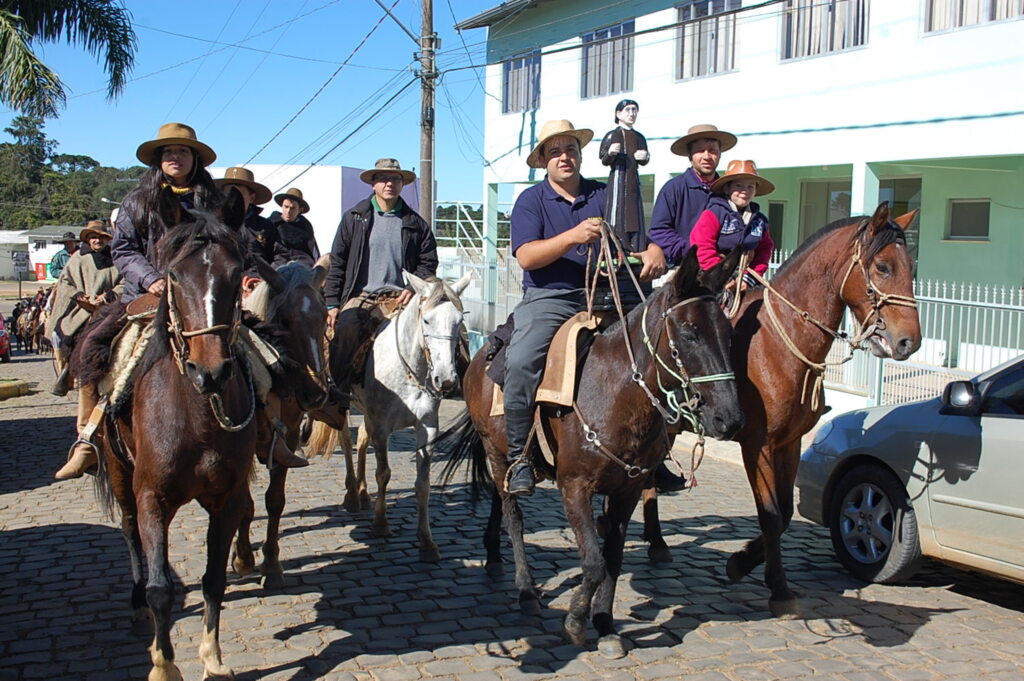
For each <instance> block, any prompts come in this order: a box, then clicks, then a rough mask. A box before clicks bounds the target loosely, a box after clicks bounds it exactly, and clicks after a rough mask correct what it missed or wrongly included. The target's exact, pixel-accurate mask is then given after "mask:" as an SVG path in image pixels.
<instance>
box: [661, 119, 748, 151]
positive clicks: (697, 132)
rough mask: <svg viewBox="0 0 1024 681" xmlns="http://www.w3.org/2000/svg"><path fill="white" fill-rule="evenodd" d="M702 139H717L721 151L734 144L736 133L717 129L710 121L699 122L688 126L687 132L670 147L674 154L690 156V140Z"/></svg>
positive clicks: (730, 147)
mask: <svg viewBox="0 0 1024 681" xmlns="http://www.w3.org/2000/svg"><path fill="white" fill-rule="evenodd" d="M702 139H713V140H718V144H719V147H720V148H721V150H722V151H726V150H728V149H732V148H733V147H735V146H736V135H734V134H732V133H731V132H726V131H724V130H719V129H718V128H716V127H715V126H713V125H711V124H710V123H701V124H700V125H695V126H693V127H692V128H690V130H689V132H687V133H686V134H685V135H683V136H682V137H680V138H679V139H677V140H676V141H675V142H673V143H672V146H671V147H670V149H671V150H672V153H673V154H675V155H676V156H686V157H687V158H689V156H690V142H695V141H697V140H702Z"/></svg>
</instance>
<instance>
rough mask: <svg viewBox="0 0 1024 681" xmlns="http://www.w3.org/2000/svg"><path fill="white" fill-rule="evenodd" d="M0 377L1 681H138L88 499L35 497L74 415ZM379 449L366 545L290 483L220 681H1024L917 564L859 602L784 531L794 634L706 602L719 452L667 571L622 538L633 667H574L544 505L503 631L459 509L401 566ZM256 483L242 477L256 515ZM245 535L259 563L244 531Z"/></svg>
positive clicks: (181, 642)
mask: <svg viewBox="0 0 1024 681" xmlns="http://www.w3.org/2000/svg"><path fill="white" fill-rule="evenodd" d="M0 372H2V374H3V375H5V376H15V377H19V378H24V379H26V380H29V381H30V382H33V383H34V384H35V385H36V386H37V390H36V391H35V392H33V393H32V394H30V395H27V396H24V397H18V398H12V399H8V400H5V401H0V459H2V460H3V462H4V464H5V465H4V467H3V469H2V470H0V681H13V680H19V681H20V680H21V679H26V680H27V679H36V678H48V679H52V678H60V679H65V680H69V681H70V680H75V679H85V680H92V679H96V680H103V681H107V680H111V679H117V680H120V679H141V678H145V675H146V673H147V672H148V669H149V655H148V652H147V646H148V644H149V640H148V638H146V637H145V636H143V635H139V634H136V633H133V631H132V628H131V626H130V622H129V618H130V615H131V613H130V608H129V586H130V579H129V573H128V554H127V550H126V549H125V546H124V542H123V540H122V538H121V534H120V531H119V529H118V526H117V524H116V523H115V522H112V521H111V520H110V519H109V518H106V517H104V515H103V513H102V512H101V510H100V508H99V507H98V506H97V504H96V501H95V499H94V497H93V490H92V485H91V483H90V480H89V479H86V480H78V481H69V482H63V483H54V482H53V481H52V479H51V476H52V473H53V471H54V470H55V469H56V468H57V467H58V466H59V464H60V463H61V462H62V461H63V460H64V457H65V452H66V449H67V446H68V444H69V443H70V441H71V437H72V427H73V426H72V418H73V413H74V403H73V402H72V397H73V395H74V394H72V396H69V397H68V398H56V397H53V396H51V395H50V394H49V393H48V392H46V391H45V388H46V387H48V385H49V382H50V380H51V379H52V375H53V373H52V369H51V368H50V366H49V361H48V360H47V359H37V358H35V357H27V358H26V357H24V356H22V355H20V354H18V355H17V356H16V357H15V361H14V362H12V363H11V364H6V365H3V367H2V368H0ZM457 406H458V405H456V404H454V403H452V404H448V405H446V412H448V413H449V414H450V413H453V412H454V410H455V409H456V408H457ZM392 446H393V450H394V453H393V456H392V466H393V470H394V474H393V478H392V481H391V495H390V498H389V512H390V517H391V521H392V528H393V530H394V533H395V534H394V536H393V537H392V538H390V539H380V538H374V537H372V536H371V534H370V521H371V519H372V517H371V514H370V512H369V511H364V512H360V513H356V514H350V513H347V512H345V511H344V510H343V509H342V508H341V506H340V504H339V502H340V500H341V497H342V494H343V476H344V469H343V466H344V464H343V460H342V458H341V457H334V458H332V459H330V460H327V461H323V460H320V461H315V462H314V463H313V465H311V466H310V467H309V468H307V469H304V470H300V471H296V472H293V473H292V475H291V476H290V479H289V489H288V494H289V499H288V505H287V509H286V515H285V518H284V520H283V537H282V542H281V550H282V559H283V563H284V566H285V570H286V572H287V585H286V587H285V589H284V590H283V591H282V592H270V591H267V590H265V589H263V588H262V587H261V585H260V583H259V580H258V579H257V578H255V577H252V578H247V579H237V578H236V579H233V580H232V581H230V583H229V586H228V594H227V597H226V601H225V606H224V617H223V619H222V623H223V626H222V641H223V647H224V653H225V658H226V662H227V663H228V664H229V665H230V666H231V667H233V668H234V669H235V671H236V673H237V678H238V679H240V680H242V681H252V680H255V679H274V680H276V681H284V680H290V681H305V680H311V679H329V680H334V681H341V680H347V681H351V680H354V679H359V680H364V679H365V680H372V681H412V680H416V679H429V680H431V681H440V680H441V679H448V680H453V679H457V680H459V681H477V680H504V681H513V680H518V679H548V678H557V679H623V680H628V679H683V678H685V679H694V680H700V681H705V680H706V681H713V680H715V681H718V680H720V681H730V680H731V681H758V680H762V679H764V680H769V679H787V680H789V679H811V678H813V679H816V680H831V679H834V680H840V679H841V680H845V681H868V680H874V679H888V680H893V681H897V680H898V681H909V680H916V679H922V680H923V679H935V680H941V679H1022V678H1024V666H1022V663H1024V639H1022V636H1021V631H1022V629H1024V587H1021V586H1016V585H1011V584H1008V583H1005V582H1001V581H998V580H994V579H990V578H987V577H983V576H979V575H974V574H971V573H967V572H961V571H957V570H953V569H950V568H946V567H942V566H938V565H935V564H929V565H928V566H926V567H925V569H924V570H922V572H921V573H920V574H919V575H918V577H917V578H916V579H915V580H914V581H913V582H912V583H911V584H908V585H904V586H875V585H865V584H863V583H860V582H858V581H856V580H854V579H853V578H851V577H849V576H847V574H846V573H845V572H843V571H842V569H841V568H840V566H839V564H838V563H837V562H836V560H835V559H834V558H833V556H832V551H831V546H830V543H829V538H828V534H827V532H826V531H825V530H824V529H822V528H819V527H816V526H813V525H810V524H809V523H807V522H805V521H802V520H800V519H795V520H794V523H793V526H792V528H791V529H790V531H789V533H788V534H787V536H786V540H785V550H786V562H787V566H788V568H789V576H790V579H791V581H792V583H793V585H794V588H796V589H798V590H799V592H800V593H801V595H802V596H803V606H804V609H805V616H806V619H796V620H788V621H780V620H775V619H773V618H771V617H770V616H769V615H768V613H767V591H766V589H765V588H764V587H763V586H762V585H761V584H760V582H759V579H760V577H761V575H762V572H761V570H757V571H755V573H754V575H753V576H752V577H750V578H748V579H746V580H745V581H743V582H742V583H741V584H739V585H729V584H728V583H726V580H725V579H724V564H725V559H726V557H727V555H728V553H729V552H730V551H733V550H735V549H737V548H738V547H739V546H740V545H741V543H742V541H743V540H744V539H745V538H749V537H751V536H752V535H753V534H754V532H755V526H756V522H755V518H754V517H753V503H752V501H751V499H750V492H749V490H748V488H747V484H746V482H745V479H744V477H743V474H742V470H741V468H740V467H739V466H737V465H735V464H734V463H730V462H729V461H728V460H727V457H728V456H729V455H730V452H729V446H728V445H719V446H714V447H711V448H710V449H709V456H708V458H707V459H706V460H705V461H704V464H703V466H702V467H701V469H700V481H701V484H700V486H698V487H697V488H696V489H694V490H693V491H691V492H687V493H680V494H676V495H672V496H669V497H664V498H663V499H662V513H663V517H664V520H663V523H664V528H665V532H666V537H667V540H668V542H669V544H670V545H671V547H672V549H673V552H674V554H675V562H674V563H673V564H671V565H668V566H661V567H657V568H655V567H652V566H651V565H650V564H648V562H647V561H646V554H645V549H646V547H645V545H644V544H642V543H641V542H640V541H639V534H640V532H639V527H638V525H637V524H634V525H633V527H632V539H631V541H629V542H628V543H627V545H626V555H625V564H624V573H623V575H622V578H621V580H620V582H619V584H620V586H619V590H618V594H617V601H616V606H615V617H616V620H617V622H618V624H619V626H620V628H621V630H622V631H623V632H624V634H625V635H626V636H627V637H628V639H629V641H630V642H631V644H632V650H631V652H630V653H629V655H628V656H627V657H626V658H624V659H622V660H614V661H610V660H606V659H604V658H602V657H601V656H599V655H598V654H597V653H596V652H595V651H594V649H593V648H594V646H593V642H591V644H590V645H588V647H586V648H580V647H576V646H572V645H568V644H566V643H564V642H563V641H562V639H561V638H560V636H559V631H560V627H561V620H562V617H563V614H564V611H565V608H566V606H567V602H568V598H569V593H570V591H571V589H572V588H574V587H575V586H576V585H577V584H578V574H579V570H578V567H577V557H576V551H575V549H574V546H573V541H572V537H571V533H570V532H569V531H568V530H567V529H566V527H565V522H564V520H563V512H562V509H561V504H560V500H559V498H558V496H557V492H556V490H555V489H554V488H553V487H552V486H551V485H550V484H547V485H545V486H544V487H543V488H542V489H541V490H540V491H539V493H538V494H537V495H536V496H535V497H533V498H532V499H529V500H527V501H526V502H525V503H524V508H525V514H526V516H527V529H528V535H527V542H528V547H529V551H530V556H531V558H532V562H533V567H534V570H535V575H536V578H537V580H538V584H539V586H540V588H541V589H542V590H543V594H544V595H543V604H544V610H543V612H542V614H541V615H540V616H539V617H523V616H521V615H519V614H518V612H517V608H516V604H515V593H514V589H513V583H512V578H511V569H509V570H508V573H509V574H508V575H507V576H505V577H503V578H500V579H497V580H495V581H491V580H490V579H488V578H487V577H486V575H485V574H484V571H483V569H482V567H481V562H482V559H483V556H484V553H483V548H482V546H481V536H482V532H483V526H484V518H485V514H486V510H487V509H486V508H485V506H484V505H481V506H480V507H478V508H473V507H472V506H471V505H470V503H469V499H468V494H467V492H466V490H465V489H464V488H463V486H462V485H455V486H453V488H451V489H450V490H449V491H448V492H447V493H445V494H436V495H435V496H434V497H433V499H432V513H433V518H434V528H435V530H434V532H435V534H434V536H435V538H436V540H437V542H438V544H439V545H440V548H441V552H442V560H441V562H439V563H437V564H432V565H431V564H424V563H420V562H419V561H418V558H417V549H416V543H415V521H416V519H415V504H414V496H413V490H412V479H413V467H412V465H411V456H410V452H409V450H410V448H411V447H410V438H409V437H408V436H404V437H402V436H399V437H396V438H393V445H392ZM723 456H724V457H726V458H723ZM371 467H372V465H371ZM266 480H267V476H266V474H265V473H264V472H263V471H261V472H260V473H259V475H258V476H257V481H256V483H255V487H256V490H257V495H258V490H259V489H260V488H261V487H262V486H263V485H265V483H266ZM257 498H258V496H257ZM205 528H206V517H205V514H204V512H203V511H202V509H201V508H200V507H199V506H198V505H197V504H191V505H189V506H186V507H185V508H183V509H182V510H181V512H180V513H179V516H178V517H177V518H176V519H175V520H174V522H173V525H172V536H171V562H172V565H173V566H174V569H175V571H176V577H177V579H178V580H179V582H178V588H179V599H178V603H177V605H176V607H175V610H174V615H173V617H174V620H175V626H174V632H173V640H174V644H175V648H176V653H177V659H178V663H179V666H180V667H181V669H182V672H183V673H184V675H185V678H186V679H199V678H201V676H202V667H201V665H200V663H199V662H198V659H197V655H198V645H199V640H200V620H201V610H202V597H201V592H200V579H201V574H202V571H203V566H204V562H205V546H204V536H205ZM254 528H255V530H254V531H255V534H254V537H255V538H256V540H257V543H258V540H259V537H260V535H261V533H262V532H263V530H264V528H265V515H264V514H263V513H262V512H260V511H258V513H257V520H256V523H255V525H254ZM506 557H507V560H509V561H511V555H510V551H508V550H507V549H506ZM591 635H593V632H591Z"/></svg>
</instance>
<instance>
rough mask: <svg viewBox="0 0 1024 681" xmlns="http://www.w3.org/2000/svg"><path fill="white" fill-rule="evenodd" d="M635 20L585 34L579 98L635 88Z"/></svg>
mask: <svg viewBox="0 0 1024 681" xmlns="http://www.w3.org/2000/svg"><path fill="white" fill-rule="evenodd" d="M633 31H634V21H633V20H632V19H631V20H629V21H626V22H623V23H621V24H616V25H615V26H607V27H605V28H601V29H598V30H596V31H592V32H591V33H584V34H583V54H582V55H581V57H580V59H581V61H580V97H581V98H582V99H587V98H588V97H603V96H604V95H610V94H614V93H616V92H628V91H629V90H632V89H633Z"/></svg>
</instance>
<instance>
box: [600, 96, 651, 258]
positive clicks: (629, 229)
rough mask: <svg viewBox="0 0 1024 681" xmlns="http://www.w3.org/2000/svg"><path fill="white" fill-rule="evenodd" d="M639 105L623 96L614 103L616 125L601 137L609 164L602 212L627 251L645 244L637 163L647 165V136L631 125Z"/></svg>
mask: <svg viewBox="0 0 1024 681" xmlns="http://www.w3.org/2000/svg"><path fill="white" fill-rule="evenodd" d="M639 111H640V105H639V104H637V103H636V102H635V101H634V100H632V99H624V100H622V101H621V102H619V103H618V104H617V105H616V106H615V122H616V123H618V126H617V127H615V128H614V129H612V130H609V131H608V133H607V134H605V136H604V139H602V140H601V149H600V152H599V153H600V155H601V163H603V164H605V165H606V166H610V167H611V172H610V173H609V174H608V195H607V203H606V204H605V211H604V216H605V220H607V222H608V224H609V225H611V228H612V231H613V232H614V233H615V235H616V236H618V237H619V239H620V240H621V241H622V244H623V246H625V248H626V251H627V252H634V253H638V252H640V251H643V250H644V249H646V248H647V231H646V230H645V229H644V202H643V199H642V198H641V196H640V173H639V172H638V171H637V165H647V163H648V161H650V160H651V155H650V154H649V153H647V139H646V138H644V136H643V135H641V134H640V133H639V132H637V131H636V130H634V129H633V126H634V125H635V124H636V116H637V113H638V112H639Z"/></svg>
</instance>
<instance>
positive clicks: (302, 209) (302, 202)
mask: <svg viewBox="0 0 1024 681" xmlns="http://www.w3.org/2000/svg"><path fill="white" fill-rule="evenodd" d="M285 199H291V200H292V201H298V202H299V215H302V214H303V213H308V212H309V204H308V203H306V199H300V198H299V197H297V196H295V194H278V195H277V196H275V197H274V203H276V204H277V205H279V206H280V205H281V204H282V203H283V202H284V200H285Z"/></svg>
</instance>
